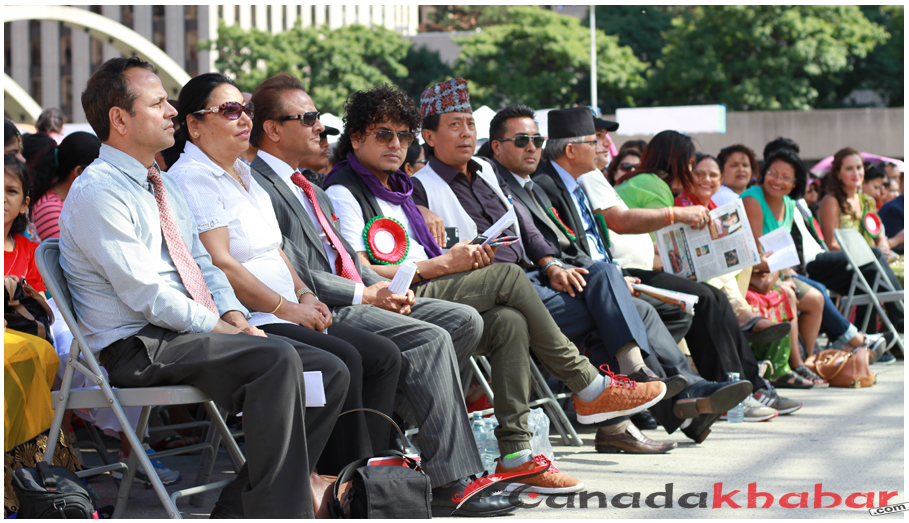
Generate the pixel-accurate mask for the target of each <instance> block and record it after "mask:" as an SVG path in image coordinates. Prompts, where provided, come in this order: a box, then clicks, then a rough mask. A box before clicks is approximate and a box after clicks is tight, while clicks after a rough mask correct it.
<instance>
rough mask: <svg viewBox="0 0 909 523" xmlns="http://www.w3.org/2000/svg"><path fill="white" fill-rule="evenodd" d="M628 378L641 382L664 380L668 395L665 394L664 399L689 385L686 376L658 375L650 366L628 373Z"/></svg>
mask: <svg viewBox="0 0 909 523" xmlns="http://www.w3.org/2000/svg"><path fill="white" fill-rule="evenodd" d="M628 379H630V380H631V381H637V382H639V383H647V382H649V381H662V382H663V384H664V385H666V395H665V396H663V399H666V398H671V397H673V396H675V395H676V394H678V393H679V392H682V390H684V389H685V387H687V386H688V380H687V379H685V376H682V375H675V376H669V377H668V378H661V377H659V376H657V375H656V374H655V373H654V372H653V371H652V370H650V368H649V367H643V368H642V369H641V370H639V371H635V372H632V373H631V374H629V375H628Z"/></svg>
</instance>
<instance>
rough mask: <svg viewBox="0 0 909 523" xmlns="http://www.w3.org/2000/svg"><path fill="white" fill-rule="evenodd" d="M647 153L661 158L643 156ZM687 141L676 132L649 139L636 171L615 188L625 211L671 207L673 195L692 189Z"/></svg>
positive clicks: (691, 156) (690, 152) (690, 145)
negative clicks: (624, 206) (652, 152)
mask: <svg viewBox="0 0 909 523" xmlns="http://www.w3.org/2000/svg"><path fill="white" fill-rule="evenodd" d="M647 150H650V151H660V152H661V154H647ZM696 152H697V151H696V150H695V148H694V143H693V142H692V141H691V137H689V136H685V135H684V134H682V133H679V132H677V131H663V132H661V133H659V134H657V135H656V136H654V137H653V140H651V141H650V143H649V144H647V149H646V150H645V152H644V154H643V155H642V158H641V163H640V165H638V168H637V169H635V170H634V171H632V172H631V173H630V174H628V175H627V176H626V177H625V178H624V179H623V180H622V183H620V184H619V186H618V187H616V188H615V190H616V192H618V193H619V196H621V197H622V201H624V202H625V205H627V206H628V208H629V209H662V208H664V207H672V206H673V205H674V203H673V200H674V199H675V196H674V194H679V193H681V192H682V190H684V189H685V187H689V186H693V185H694V179H693V178H692V174H691V171H692V170H694V158H695V154H696Z"/></svg>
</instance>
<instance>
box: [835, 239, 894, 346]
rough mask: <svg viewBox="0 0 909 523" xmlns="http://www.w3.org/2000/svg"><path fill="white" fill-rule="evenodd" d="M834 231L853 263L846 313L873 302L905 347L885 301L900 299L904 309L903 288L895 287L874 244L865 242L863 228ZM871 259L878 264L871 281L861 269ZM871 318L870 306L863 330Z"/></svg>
mask: <svg viewBox="0 0 909 523" xmlns="http://www.w3.org/2000/svg"><path fill="white" fill-rule="evenodd" d="M833 235H834V236H835V237H836V241H837V242H838V243H839V244H840V248H842V249H843V253H844V254H845V255H846V259H847V260H848V261H849V265H850V266H851V267H852V282H851V283H850V284H849V292H847V293H846V294H845V295H844V296H843V300H842V306H843V315H844V316H847V315H848V314H849V312H850V311H851V308H852V307H855V306H857V305H871V306H873V307H874V308H875V310H877V314H878V317H879V318H880V319H881V322H882V323H883V324H884V325H885V326H886V327H887V329H888V330H889V331H890V332H891V333H893V340H894V343H896V344H898V345H899V346H900V349H901V350H902V349H903V340H902V338H900V333H899V332H897V330H896V328H894V326H893V323H891V322H890V318H889V317H887V313H886V311H885V310H884V307H883V306H882V305H881V303H896V304H897V305H898V306H899V308H900V309H903V310H905V309H904V305H903V294H904V293H903V290H902V289H896V288H894V287H893V284H892V283H891V282H890V279H889V278H887V277H886V276H885V273H884V268H883V267H881V264H880V262H878V260H877V256H875V255H874V252H873V251H872V250H871V247H869V246H868V243H867V242H865V237H864V236H862V234H861V233H860V232H858V231H856V230H855V229H836V230H835V231H833ZM869 263H873V264H874V268H875V275H874V281H873V282H872V283H870V284H869V283H868V280H867V279H866V278H865V275H864V274H862V271H861V270H860V269H859V268H860V267H864V266H865V265H868V264H869ZM856 291H860V293H859V294H856ZM856 319H858V318H856ZM870 319H871V308H870V307H869V308H868V309H866V312H865V317H864V319H863V321H862V326H861V327H859V330H861V331H863V332H864V331H865V330H866V329H867V328H868V323H869V320H870ZM891 346H892V345H891Z"/></svg>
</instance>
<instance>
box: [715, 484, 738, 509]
mask: <svg viewBox="0 0 909 523" xmlns="http://www.w3.org/2000/svg"><path fill="white" fill-rule="evenodd" d="M738 493H739V491H738V490H733V491H732V492H730V493H729V494H726V495H725V496H724V495H723V484H722V483H714V484H713V508H723V503H727V504H729V507H730V508H742V507H741V506H739V504H738V503H736V502H735V501H732V496H735V495H736V494H738Z"/></svg>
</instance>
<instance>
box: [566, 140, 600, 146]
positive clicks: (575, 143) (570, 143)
mask: <svg viewBox="0 0 909 523" xmlns="http://www.w3.org/2000/svg"><path fill="white" fill-rule="evenodd" d="M582 143H599V140H587V141H586V142H568V144H569V145H580V144H582Z"/></svg>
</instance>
